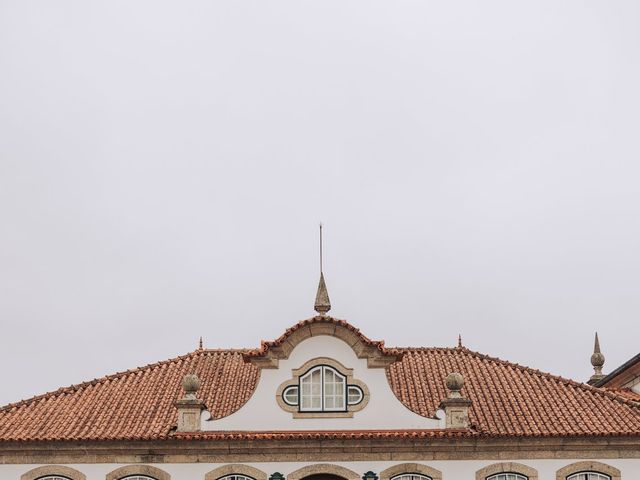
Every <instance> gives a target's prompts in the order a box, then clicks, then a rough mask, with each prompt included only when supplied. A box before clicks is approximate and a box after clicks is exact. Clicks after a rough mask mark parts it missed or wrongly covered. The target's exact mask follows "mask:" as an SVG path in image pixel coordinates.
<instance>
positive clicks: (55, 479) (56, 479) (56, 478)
mask: <svg viewBox="0 0 640 480" xmlns="http://www.w3.org/2000/svg"><path fill="white" fill-rule="evenodd" d="M38 480H70V479H69V477H63V476H62V475H45V476H44V477H40V478H38Z"/></svg>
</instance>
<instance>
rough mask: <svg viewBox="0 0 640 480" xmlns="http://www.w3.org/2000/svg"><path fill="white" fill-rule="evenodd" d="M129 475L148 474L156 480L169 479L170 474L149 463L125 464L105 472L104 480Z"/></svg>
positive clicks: (115, 479)
mask: <svg viewBox="0 0 640 480" xmlns="http://www.w3.org/2000/svg"><path fill="white" fill-rule="evenodd" d="M129 475H149V476H151V477H154V478H156V479H157V480H171V475H169V474H168V473H167V472H165V471H164V470H160V469H159V468H156V467H152V466H151V465H127V466H126V467H120V468H116V469H115V470H112V471H111V472H109V473H107V477H106V480H120V479H121V478H122V477H126V476H129Z"/></svg>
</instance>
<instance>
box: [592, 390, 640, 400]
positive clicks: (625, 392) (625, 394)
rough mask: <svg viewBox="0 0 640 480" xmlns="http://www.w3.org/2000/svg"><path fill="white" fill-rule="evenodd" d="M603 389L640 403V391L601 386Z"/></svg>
mask: <svg viewBox="0 0 640 480" xmlns="http://www.w3.org/2000/svg"><path fill="white" fill-rule="evenodd" d="M601 388H602V389H603V390H607V391H609V392H611V393H615V394H616V395H619V396H621V397H625V398H628V399H629V400H633V401H634V402H638V403H640V393H636V392H634V391H633V390H631V389H629V388H609V387H601Z"/></svg>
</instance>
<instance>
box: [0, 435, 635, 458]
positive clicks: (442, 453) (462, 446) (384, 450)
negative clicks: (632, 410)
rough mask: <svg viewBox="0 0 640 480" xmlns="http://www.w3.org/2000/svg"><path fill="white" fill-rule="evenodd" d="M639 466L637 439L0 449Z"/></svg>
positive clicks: (6, 454) (6, 451) (41, 454)
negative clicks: (622, 461) (625, 461)
mask: <svg viewBox="0 0 640 480" xmlns="http://www.w3.org/2000/svg"><path fill="white" fill-rule="evenodd" d="M257 458H260V459H261V461H268V462H290V461H298V462H299V461H307V462H335V461H355V460H362V461H371V460H393V461H428V460H472V459H486V460H503V459H508V458H520V459H527V458H545V459H554V458H557V459H566V458H572V459H597V458H600V459H606V458H640V437H590V438H589V437H587V438H566V437H564V438H561V437H551V438H535V439H525V438H511V437H510V438H491V439H487V438H459V439H402V440H399V439H369V440H358V441H345V440H323V441H321V442H319V441H312V440H302V441H281V440H272V441H269V442H246V441H206V440H168V441H150V442H143V441H122V442H115V441H112V442H29V443H26V442H25V443H19V442H2V443H0V464H22V463H34V464H39V463H58V464H70V463H71V464H76V463H77V464H83V463H147V464H161V463H195V462H208V463H248V462H254V461H255V460H256V459H257Z"/></svg>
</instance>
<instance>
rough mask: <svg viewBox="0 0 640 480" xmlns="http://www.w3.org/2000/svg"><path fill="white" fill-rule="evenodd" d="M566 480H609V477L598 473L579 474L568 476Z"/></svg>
mask: <svg viewBox="0 0 640 480" xmlns="http://www.w3.org/2000/svg"><path fill="white" fill-rule="evenodd" d="M567 480H611V477H610V476H609V475H605V474H604V473H599V472H581V473H574V474H573V475H569V476H568V477H567Z"/></svg>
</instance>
